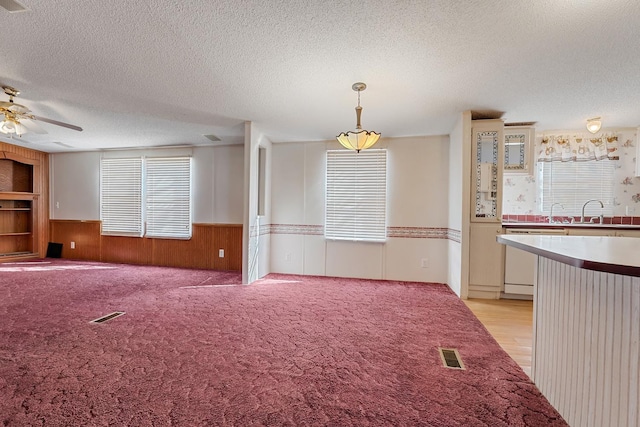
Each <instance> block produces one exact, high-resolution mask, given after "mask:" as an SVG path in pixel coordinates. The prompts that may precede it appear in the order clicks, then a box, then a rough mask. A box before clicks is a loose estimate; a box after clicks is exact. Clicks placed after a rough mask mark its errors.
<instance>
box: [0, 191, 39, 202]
mask: <svg viewBox="0 0 640 427" xmlns="http://www.w3.org/2000/svg"><path fill="white" fill-rule="evenodd" d="M38 196H39V194H37V193H23V192H20V191H0V200H33V199H35V198H37V197H38Z"/></svg>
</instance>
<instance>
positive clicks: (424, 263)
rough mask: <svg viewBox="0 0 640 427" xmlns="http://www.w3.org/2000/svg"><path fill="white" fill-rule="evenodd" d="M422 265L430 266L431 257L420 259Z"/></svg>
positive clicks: (424, 266) (423, 266)
mask: <svg viewBox="0 0 640 427" xmlns="http://www.w3.org/2000/svg"><path fill="white" fill-rule="evenodd" d="M420 267H422V268H429V258H422V259H421V260H420Z"/></svg>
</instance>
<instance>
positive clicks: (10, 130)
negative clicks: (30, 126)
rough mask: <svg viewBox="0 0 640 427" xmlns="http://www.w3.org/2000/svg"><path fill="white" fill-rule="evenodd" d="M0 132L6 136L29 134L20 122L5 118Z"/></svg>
mask: <svg viewBox="0 0 640 427" xmlns="http://www.w3.org/2000/svg"><path fill="white" fill-rule="evenodd" d="M0 132H2V133H4V134H5V135H13V134H16V135H17V136H22V134H24V133H26V132H27V129H26V128H25V127H24V126H23V125H22V124H21V123H20V122H19V121H17V120H12V119H10V118H5V119H4V120H3V121H2V122H0Z"/></svg>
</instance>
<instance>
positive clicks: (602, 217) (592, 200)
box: [580, 199, 604, 224]
mask: <svg viewBox="0 0 640 427" xmlns="http://www.w3.org/2000/svg"><path fill="white" fill-rule="evenodd" d="M591 202H598V203H600V207H601V208H602V209H604V203H602V201H601V200H596V199H591V200H587V201H586V202H585V203H584V205H582V215H580V222H581V223H583V224H584V208H586V207H587V205H588V204H589V203H591ZM603 219H604V215H602V213H600V224H602V220H603ZM591 221H592V222H593V218H592V219H591Z"/></svg>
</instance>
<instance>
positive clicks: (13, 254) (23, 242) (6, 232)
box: [0, 152, 39, 259]
mask: <svg viewBox="0 0 640 427" xmlns="http://www.w3.org/2000/svg"><path fill="white" fill-rule="evenodd" d="M38 166H39V161H38V160H36V159H30V158H26V157H21V156H18V155H15V154H12V153H6V152H0V259H7V258H22V257H30V256H37V255H38V254H39V244H38V241H37V236H38V221H37V218H38V217H37V212H38V208H37V201H38V197H39V194H38V193H36V192H34V174H35V172H36V171H37V170H38Z"/></svg>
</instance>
